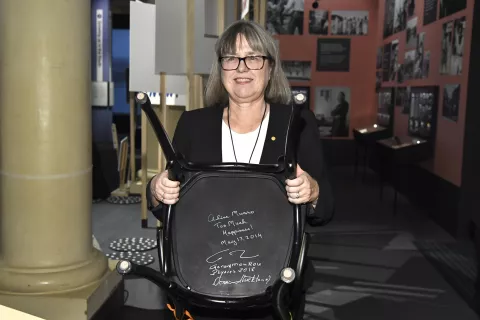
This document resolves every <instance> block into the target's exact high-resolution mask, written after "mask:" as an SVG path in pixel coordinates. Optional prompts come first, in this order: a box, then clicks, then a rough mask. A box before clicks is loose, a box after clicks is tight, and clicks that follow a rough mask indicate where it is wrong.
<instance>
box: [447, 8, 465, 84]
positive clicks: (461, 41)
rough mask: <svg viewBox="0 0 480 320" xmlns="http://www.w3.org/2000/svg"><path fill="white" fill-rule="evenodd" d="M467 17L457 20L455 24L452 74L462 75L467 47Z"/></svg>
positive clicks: (451, 64) (451, 63)
mask: <svg viewBox="0 0 480 320" xmlns="http://www.w3.org/2000/svg"><path fill="white" fill-rule="evenodd" d="M465 26H466V19H465V17H463V18H460V19H457V20H455V22H454V25H453V42H452V56H451V57H450V74H451V75H454V76H456V75H461V74H462V69H463V68H462V66H463V50H464V48H465Z"/></svg>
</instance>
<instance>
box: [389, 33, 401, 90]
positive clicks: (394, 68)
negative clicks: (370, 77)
mask: <svg viewBox="0 0 480 320" xmlns="http://www.w3.org/2000/svg"><path fill="white" fill-rule="evenodd" d="M398 67H399V62H398V40H393V41H392V46H391V49H390V63H389V66H388V81H395V79H396V78H397V72H398Z"/></svg>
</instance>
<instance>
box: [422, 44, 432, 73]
mask: <svg viewBox="0 0 480 320" xmlns="http://www.w3.org/2000/svg"><path fill="white" fill-rule="evenodd" d="M422 68H423V75H422V77H423V78H424V79H426V78H428V73H429V72H430V51H427V52H425V56H424V58H423V66H422Z"/></svg>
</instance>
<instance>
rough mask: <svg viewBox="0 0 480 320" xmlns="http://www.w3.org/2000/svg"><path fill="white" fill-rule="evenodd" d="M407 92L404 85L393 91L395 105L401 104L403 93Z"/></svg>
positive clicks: (403, 98) (403, 97)
mask: <svg viewBox="0 0 480 320" xmlns="http://www.w3.org/2000/svg"><path fill="white" fill-rule="evenodd" d="M406 92H407V88H405V87H397V88H396V92H395V106H398V107H400V106H403V101H404V100H405V94H406Z"/></svg>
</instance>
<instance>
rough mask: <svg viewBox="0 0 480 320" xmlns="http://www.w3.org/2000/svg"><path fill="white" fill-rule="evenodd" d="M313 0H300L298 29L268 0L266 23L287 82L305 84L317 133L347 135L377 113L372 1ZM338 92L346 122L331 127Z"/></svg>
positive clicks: (297, 86)
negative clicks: (315, 5) (345, 105)
mask: <svg viewBox="0 0 480 320" xmlns="http://www.w3.org/2000/svg"><path fill="white" fill-rule="evenodd" d="M313 3H314V1H313V0H305V1H304V6H303V8H304V9H303V13H302V14H301V15H300V16H301V18H302V19H303V21H302V22H301V26H302V27H303V30H300V28H298V27H296V28H291V27H292V24H291V21H290V19H292V18H289V17H287V18H283V19H282V17H281V10H278V7H279V6H281V4H280V5H279V4H278V1H276V0H268V1H267V16H266V27H267V29H268V30H269V31H270V32H271V33H272V34H273V35H274V37H275V38H276V39H278V41H279V48H280V57H281V60H282V62H283V64H284V70H285V71H286V73H287V77H288V78H289V80H290V83H291V85H292V87H294V89H302V88H305V89H306V88H309V89H310V92H309V97H310V99H309V104H310V108H311V110H312V111H314V113H315V114H316V117H317V119H318V120H319V128H320V132H321V135H322V137H323V138H325V139H330V138H333V139H348V138H349V137H350V139H351V132H352V128H354V127H362V126H365V125H368V124H371V123H372V121H374V119H375V114H376V102H375V101H376V100H375V91H374V88H375V63H376V61H375V59H376V58H375V57H376V47H377V44H378V23H377V17H378V8H377V7H378V4H377V0H355V1H352V0H321V1H318V8H313V7H312V4H313ZM326 14H328V18H326V19H325V17H327V15H326ZM293 17H295V15H293ZM299 20H300V19H299ZM319 41H320V42H321V43H320V44H319ZM319 45H320V47H319ZM348 47H349V48H348ZM337 49H338V50H337ZM319 69H321V70H320V71H319ZM340 92H343V93H344V94H345V100H346V102H347V103H348V112H347V115H346V118H347V119H346V127H343V128H340V129H338V128H337V129H335V125H333V124H332V122H331V121H330V120H331V112H332V111H333V110H334V109H335V108H337V107H338V106H340V105H341V104H340V103H339V102H338V101H337V96H338V94H339V93H340Z"/></svg>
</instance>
